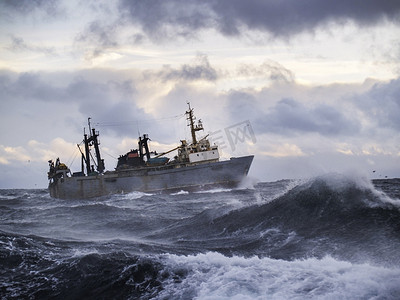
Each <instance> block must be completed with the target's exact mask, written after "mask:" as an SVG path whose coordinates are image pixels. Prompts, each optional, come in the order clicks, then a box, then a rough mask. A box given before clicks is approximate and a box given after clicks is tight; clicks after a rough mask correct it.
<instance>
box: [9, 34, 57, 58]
mask: <svg viewBox="0 0 400 300" xmlns="http://www.w3.org/2000/svg"><path fill="white" fill-rule="evenodd" d="M6 48H7V49H8V50H10V51H12V52H19V51H30V52H36V53H43V54H45V55H54V54H55V49H54V48H52V47H43V46H36V45H29V44H27V43H26V42H25V41H24V39H22V38H20V37H16V36H11V45H10V46H8V47H6Z"/></svg>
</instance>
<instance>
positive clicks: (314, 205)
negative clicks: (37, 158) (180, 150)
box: [0, 174, 400, 300]
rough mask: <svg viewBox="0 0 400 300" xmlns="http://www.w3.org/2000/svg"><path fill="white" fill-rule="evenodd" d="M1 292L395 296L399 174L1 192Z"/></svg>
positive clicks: (398, 284) (35, 295)
mask: <svg viewBox="0 0 400 300" xmlns="http://www.w3.org/2000/svg"><path fill="white" fill-rule="evenodd" d="M0 298H1V299H241V300H242V299H399V298H400V179H385V180H383V179H382V180H375V181H370V180H366V179H363V178H361V177H357V176H355V177H352V176H348V175H341V174H329V175H324V176H320V177H316V178H313V179H308V180H281V181H276V182H259V183H256V184H249V183H247V184H245V185H244V186H243V187H240V188H237V189H213V190H208V191H202V192H193V193H188V192H184V191H181V192H177V193H174V194H162V193H160V194H159V193H154V194H150V193H139V192H133V193H129V194H118V195H112V196H105V197H100V198H95V199H85V200H60V199H52V198H50V196H49V195H48V191H47V190H46V189H35V190H0Z"/></svg>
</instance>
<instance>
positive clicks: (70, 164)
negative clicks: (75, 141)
mask: <svg viewBox="0 0 400 300" xmlns="http://www.w3.org/2000/svg"><path fill="white" fill-rule="evenodd" d="M78 154H79V151H75V155H74V157H73V158H72V161H71V162H70V163H68V166H69V168H70V169H71V167H72V165H73V164H74V162H75V159H76V158H77V156H78Z"/></svg>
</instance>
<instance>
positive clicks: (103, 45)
mask: <svg viewBox="0 0 400 300" xmlns="http://www.w3.org/2000/svg"><path fill="white" fill-rule="evenodd" d="M119 26H120V24H119V23H118V22H116V23H112V24H104V23H103V22H101V21H93V22H91V23H89V24H88V26H87V27H86V28H85V30H84V31H83V32H81V33H80V34H79V35H78V36H77V37H76V39H75V40H76V42H77V43H78V45H81V46H82V47H83V48H86V49H87V51H86V59H88V60H90V59H93V58H96V57H98V56H99V55H101V54H102V53H103V52H104V51H105V50H107V49H110V48H115V47H117V46H118V42H117V31H118V28H119ZM88 45H89V47H88ZM91 45H93V46H94V48H93V49H92V48H91V47H90V46H91Z"/></svg>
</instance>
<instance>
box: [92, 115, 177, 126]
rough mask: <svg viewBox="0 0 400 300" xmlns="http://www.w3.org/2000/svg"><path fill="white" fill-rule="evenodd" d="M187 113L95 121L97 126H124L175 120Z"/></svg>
mask: <svg viewBox="0 0 400 300" xmlns="http://www.w3.org/2000/svg"><path fill="white" fill-rule="evenodd" d="M183 116H185V114H179V115H175V116H171V117H165V118H158V119H147V120H145V119H142V120H132V121H120V122H96V123H94V124H95V125H96V126H103V127H111V126H124V125H130V124H135V123H137V122H141V123H144V122H157V121H163V120H173V119H180V118H182V117H183Z"/></svg>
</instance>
